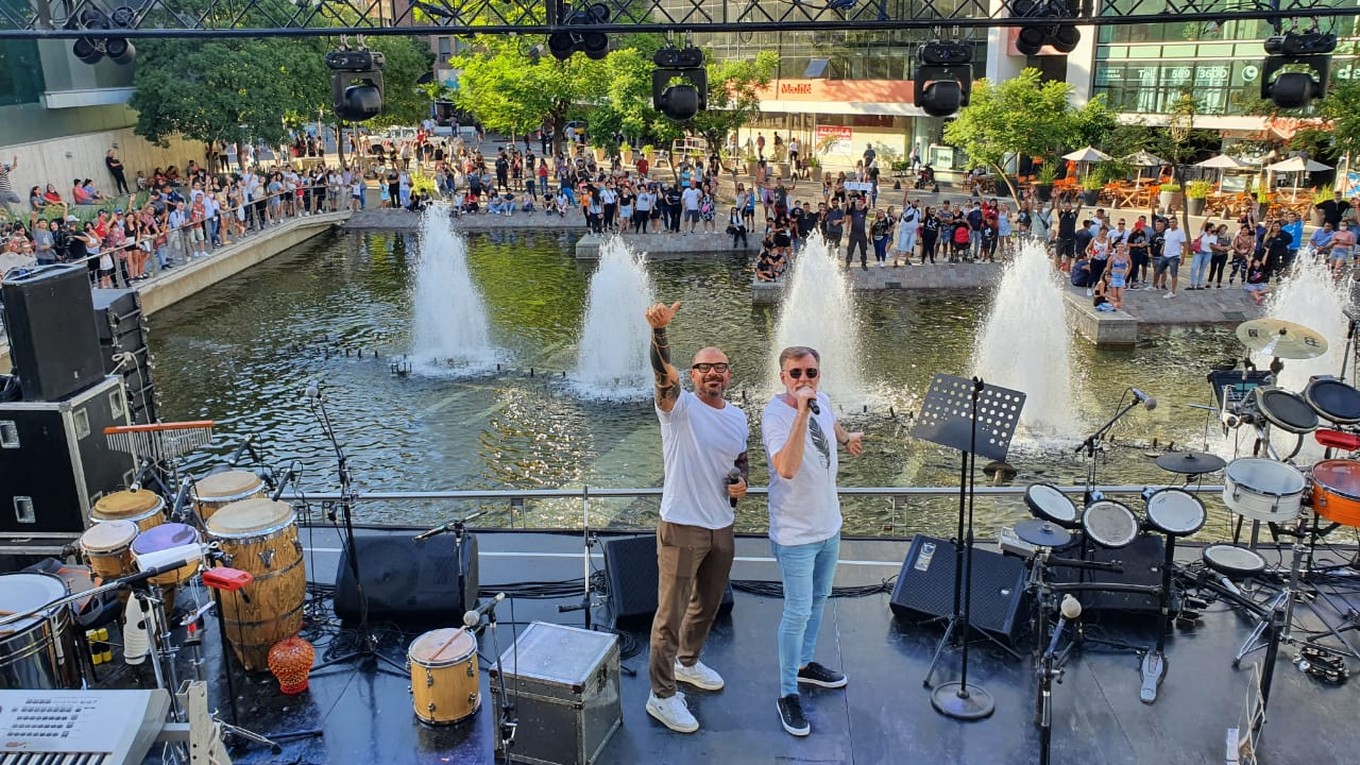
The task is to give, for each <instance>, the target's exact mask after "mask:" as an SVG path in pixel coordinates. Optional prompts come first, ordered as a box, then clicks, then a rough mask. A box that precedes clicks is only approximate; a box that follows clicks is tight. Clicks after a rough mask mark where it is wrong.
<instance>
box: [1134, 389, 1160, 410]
mask: <svg viewBox="0 0 1360 765" xmlns="http://www.w3.org/2000/svg"><path fill="white" fill-rule="evenodd" d="M1129 390H1130V391H1132V392H1133V400H1134V401H1137V402H1138V403H1140V404H1142V405H1143V407H1144V408H1146V409H1147V410H1148V411H1149V412H1151V411H1152V410H1153V409H1156V408H1157V399H1155V398H1153V397H1152V396H1149V395H1148V394H1146V393H1144V392H1142V391H1141V390H1138V389H1137V388H1129Z"/></svg>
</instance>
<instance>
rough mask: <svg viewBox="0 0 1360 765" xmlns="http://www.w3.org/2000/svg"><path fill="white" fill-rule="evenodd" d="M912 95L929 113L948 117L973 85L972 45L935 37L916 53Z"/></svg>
mask: <svg viewBox="0 0 1360 765" xmlns="http://www.w3.org/2000/svg"><path fill="white" fill-rule="evenodd" d="M916 58H917V62H918V63H917V65H916V72H915V75H916V76H915V91H914V98H913V100H914V101H915V103H916V105H917V106H919V107H921V110H922V111H924V112H925V113H926V114H929V115H930V116H932V117H948V116H950V115H951V114H954V113H955V112H957V111H958V110H959V109H961V108H963V107H965V106H967V105H968V96H969V94H970V93H971V92H972V89H973V65H972V64H971V63H969V62H971V61H972V59H973V49H972V46H970V45H968V44H967V43H961V42H946V41H944V40H935V41H933V42H928V43H926V44H925V45H923V46H921V49H920V50H919V51H917V54H916Z"/></svg>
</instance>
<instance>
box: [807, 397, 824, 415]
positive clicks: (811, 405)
mask: <svg viewBox="0 0 1360 765" xmlns="http://www.w3.org/2000/svg"><path fill="white" fill-rule="evenodd" d="M808 411H809V412H812V413H813V414H821V413H822V409H821V407H819V406H817V399H816V398H810V399H808Z"/></svg>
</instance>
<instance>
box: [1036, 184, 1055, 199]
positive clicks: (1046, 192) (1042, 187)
mask: <svg viewBox="0 0 1360 765" xmlns="http://www.w3.org/2000/svg"><path fill="white" fill-rule="evenodd" d="M1034 196H1036V197H1038V198H1039V201H1040V202H1049V201H1052V199H1053V184H1051V183H1036V184H1034Z"/></svg>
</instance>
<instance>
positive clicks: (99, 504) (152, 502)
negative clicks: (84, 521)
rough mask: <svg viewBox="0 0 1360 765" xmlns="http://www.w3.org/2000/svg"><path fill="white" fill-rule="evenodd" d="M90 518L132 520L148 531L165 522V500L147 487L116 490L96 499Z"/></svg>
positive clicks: (98, 520) (93, 519)
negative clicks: (135, 489)
mask: <svg viewBox="0 0 1360 765" xmlns="http://www.w3.org/2000/svg"><path fill="white" fill-rule="evenodd" d="M90 520H92V521H96V522H101V521H132V522H133V523H135V524H137V528H139V529H141V530H142V531H146V530H147V529H149V528H151V527H152V526H159V525H161V524H162V523H165V500H163V499H161V497H160V495H159V494H156V493H155V492H151V491H147V490H146V489H138V490H137V491H115V492H113V493H112V494H105V495H104V496H102V497H100V498H99V499H97V500H95V503H94V509H92V510H90Z"/></svg>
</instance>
